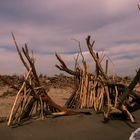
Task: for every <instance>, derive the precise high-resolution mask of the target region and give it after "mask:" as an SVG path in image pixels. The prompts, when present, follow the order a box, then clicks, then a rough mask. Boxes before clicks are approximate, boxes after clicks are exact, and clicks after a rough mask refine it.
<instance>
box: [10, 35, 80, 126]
mask: <svg viewBox="0 0 140 140" xmlns="http://www.w3.org/2000/svg"><path fill="white" fill-rule="evenodd" d="M12 37H13V41H14V43H15V46H16V50H17V53H18V55H19V57H20V60H21V61H22V63H23V65H24V66H25V68H26V70H27V74H26V76H25V78H24V82H23V84H22V86H21V88H20V89H19V91H18V93H17V96H16V98H15V102H14V104H13V107H12V110H11V113H10V116H9V120H8V126H12V125H15V124H20V123H21V122H22V121H23V120H25V119H29V118H30V117H33V116H36V117H37V116H40V117H41V118H42V119H43V118H44V117H45V116H47V115H48V114H49V115H52V116H62V115H74V114H79V113H81V112H76V111H73V110H71V109H67V108H66V107H62V106H60V105H58V104H56V103H55V102H54V101H53V100H52V99H51V98H50V97H49V95H48V94H47V92H46V90H45V89H44V88H43V86H42V85H41V83H40V81H39V77H38V75H37V72H36V68H35V60H34V57H31V56H30V54H29V50H28V46H27V44H25V47H23V48H22V52H21V51H20V49H19V47H18V44H17V42H16V39H15V37H14V34H13V33H12ZM23 55H24V57H23ZM25 58H26V60H25ZM62 63H63V62H62ZM63 66H65V64H64V63H63ZM76 74H77V73H76Z"/></svg>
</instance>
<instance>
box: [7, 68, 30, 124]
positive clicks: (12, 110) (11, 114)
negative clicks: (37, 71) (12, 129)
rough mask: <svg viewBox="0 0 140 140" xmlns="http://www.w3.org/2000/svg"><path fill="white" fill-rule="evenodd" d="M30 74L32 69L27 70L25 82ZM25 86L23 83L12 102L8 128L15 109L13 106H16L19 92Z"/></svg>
mask: <svg viewBox="0 0 140 140" xmlns="http://www.w3.org/2000/svg"><path fill="white" fill-rule="evenodd" d="M31 72H32V69H31V68H30V70H29V72H28V74H27V76H26V78H25V80H27V79H28V77H29V75H30V74H31ZM25 84H26V82H25V81H24V83H23V84H22V87H21V88H20V90H19V91H18V93H17V96H16V98H15V102H14V104H13V107H12V109H11V113H10V116H9V120H8V126H10V124H11V121H12V116H13V112H14V108H15V106H16V103H17V100H18V98H19V95H20V93H21V91H22V90H23V89H24V87H25Z"/></svg>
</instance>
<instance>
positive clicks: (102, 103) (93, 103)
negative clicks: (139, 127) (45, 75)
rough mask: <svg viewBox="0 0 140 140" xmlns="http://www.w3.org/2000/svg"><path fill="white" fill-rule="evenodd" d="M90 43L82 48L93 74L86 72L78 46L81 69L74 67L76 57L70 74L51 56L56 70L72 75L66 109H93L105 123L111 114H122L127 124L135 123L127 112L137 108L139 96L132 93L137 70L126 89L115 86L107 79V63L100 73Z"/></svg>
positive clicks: (100, 69) (138, 77)
mask: <svg viewBox="0 0 140 140" xmlns="http://www.w3.org/2000/svg"><path fill="white" fill-rule="evenodd" d="M94 43H95V41H91V37H90V36H88V37H87V38H86V46H87V48H88V51H89V53H90V55H91V56H92V58H93V61H94V62H95V66H96V68H95V69H96V70H95V72H93V73H91V72H89V65H88V64H87V62H86V61H85V59H84V56H83V54H82V51H81V46H80V42H79V48H80V54H81V56H82V64H83V66H81V67H80V66H79V64H78V57H77V59H76V60H75V66H76V67H75V69H74V70H71V69H69V68H68V67H67V65H66V64H65V62H64V61H63V59H62V58H61V57H60V55H58V54H57V53H56V54H55V55H56V58H57V60H58V61H59V62H60V64H61V65H60V66H59V65H56V67H57V68H58V69H60V70H62V71H65V72H67V73H69V74H71V75H73V76H74V77H75V79H76V85H77V87H76V90H75V92H74V93H73V94H72V95H71V97H70V98H69V100H68V101H67V103H66V107H67V108H73V109H77V108H80V109H81V108H94V110H95V112H96V113H100V112H102V113H103V115H104V121H105V122H106V121H108V120H109V118H110V116H111V115H112V114H121V115H122V114H123V115H124V116H126V118H129V119H130V120H131V122H135V119H134V117H133V115H132V114H131V112H132V110H133V109H134V108H135V107H136V106H140V105H139V102H140V95H139V94H137V92H136V91H133V89H134V87H135V86H136V84H137V83H138V82H139V80H140V69H139V70H138V72H137V74H136V76H135V78H134V79H133V81H132V82H131V83H130V85H129V86H126V85H124V84H120V83H116V81H115V79H114V75H113V76H112V78H110V77H109V76H108V74H107V71H108V60H106V67H105V70H104V69H103V67H102V65H101V61H103V58H99V55H98V53H97V52H95V51H94V50H93V46H94ZM78 55H79V54H78ZM134 106H135V107H134ZM132 108H133V109H132Z"/></svg>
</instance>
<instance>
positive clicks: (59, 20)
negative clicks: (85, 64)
mask: <svg viewBox="0 0 140 140" xmlns="http://www.w3.org/2000/svg"><path fill="white" fill-rule="evenodd" d="M138 2H139V1H138V0H133V1H132V0H123V1H122V0H106V1H104V0H94V1H93V0H83V1H81V0H67V1H65V0H57V1H54V0H40V1H39V0H28V1H27V0H24V1H19V0H13V1H12V2H11V1H10V0H3V2H2V3H1V5H0V18H1V21H0V53H4V54H5V55H3V57H2V58H1V63H2V61H3V62H5V65H8V58H7V57H5V58H4V56H6V53H7V54H8V55H9V56H10V55H12V56H13V53H15V48H14V47H13V46H14V43H13V41H12V38H11V35H10V32H11V31H13V32H14V33H15V36H16V39H17V41H18V43H19V46H20V47H22V46H23V45H24V43H25V42H27V43H28V45H29V46H30V48H31V49H33V50H34V52H35V53H36V54H37V56H38V57H37V58H39V59H41V60H42V61H40V60H38V61H39V64H37V65H40V66H39V67H42V68H41V69H39V71H40V72H41V71H42V72H43V73H48V74H54V73H56V72H58V71H57V70H55V68H54V64H55V63H57V62H56V59H55V57H54V53H55V52H59V53H61V54H63V56H64V58H65V59H66V61H67V63H68V64H69V65H70V66H71V65H73V64H72V63H73V59H74V58H73V56H74V55H75V54H76V53H77V52H78V51H79V50H78V45H77V43H76V42H74V41H73V40H72V39H73V38H75V39H77V40H79V41H80V42H81V46H82V50H83V51H84V52H86V51H87V48H86V47H85V38H86V36H87V35H89V34H90V35H92V37H93V38H94V39H95V40H96V43H95V50H96V51H104V52H107V55H109V57H111V59H113V61H114V63H115V64H116V69H118V72H119V74H121V68H122V67H124V68H123V70H122V73H123V71H126V74H129V73H130V72H129V73H127V69H128V66H126V65H123V66H121V65H118V64H119V63H120V64H122V63H126V62H127V64H129V63H128V62H130V63H131V62H132V60H133V64H134V66H132V67H133V68H131V69H133V71H134V70H135V69H136V68H137V67H138V66H139V63H138V61H137V59H139V54H140V53H139V52H140V51H139V46H140V39H139V36H140V28H139V25H140V18H139V16H140V14H139V11H138V9H137V6H136V5H137V3H138ZM0 55H1V54H0ZM15 56H16V55H15ZM15 56H13V57H15ZM85 56H86V59H87V60H88V61H89V63H92V58H91V56H89V55H88V54H85ZM16 59H17V58H16ZM16 59H15V62H16ZM120 60H124V61H123V62H121V61H120ZM15 62H14V61H12V63H13V64H12V65H13V66H14V65H16V63H15ZM46 62H47V64H48V66H44V63H46ZM1 67H2V68H1V71H4V72H7V73H8V71H9V69H6V66H5V67H3V66H2V65H1ZM10 67H12V66H10V65H9V68H10ZM4 69H6V70H4ZM12 69H13V71H14V70H15V71H16V67H15V68H12ZM9 72H10V71H9ZM19 72H20V71H19ZM133 73H134V72H133Z"/></svg>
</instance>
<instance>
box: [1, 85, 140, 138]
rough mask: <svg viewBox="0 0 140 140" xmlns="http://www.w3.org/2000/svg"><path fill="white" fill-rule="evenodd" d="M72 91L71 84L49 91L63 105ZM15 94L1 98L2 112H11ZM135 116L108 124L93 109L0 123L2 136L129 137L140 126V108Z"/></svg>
mask: <svg viewBox="0 0 140 140" xmlns="http://www.w3.org/2000/svg"><path fill="white" fill-rule="evenodd" d="M2 93H3V92H2ZM71 93H72V88H70V87H65V88H51V89H50V91H49V93H48V94H49V95H50V96H51V97H52V98H53V100H54V101H55V102H56V103H58V104H60V105H64V103H65V102H66V100H67V99H68V97H69V96H70V94H71ZM14 98H15V97H14V96H6V97H1V98H0V116H2V117H3V116H8V114H9V112H10V110H11V107H12V104H13V101H14ZM92 112H93V111H92ZM134 116H135V117H136V121H137V123H136V124H131V123H130V121H122V120H110V121H109V122H108V123H106V124H105V123H103V122H102V121H103V115H102V114H95V113H94V112H93V113H92V115H83V114H80V115H75V116H63V117H58V118H46V119H45V120H43V121H42V120H30V121H28V122H26V124H24V125H22V126H19V127H16V128H9V127H8V126H7V124H6V123H0V140H128V139H129V137H130V135H131V133H132V132H133V131H134V130H136V129H137V128H138V127H140V109H139V110H137V111H136V112H134Z"/></svg>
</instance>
